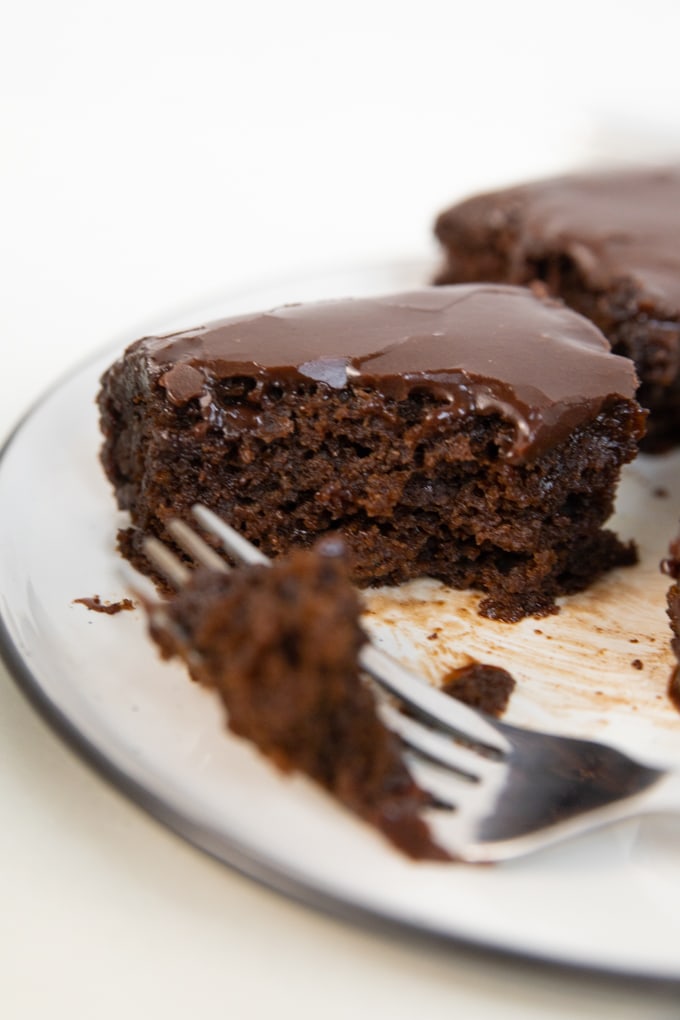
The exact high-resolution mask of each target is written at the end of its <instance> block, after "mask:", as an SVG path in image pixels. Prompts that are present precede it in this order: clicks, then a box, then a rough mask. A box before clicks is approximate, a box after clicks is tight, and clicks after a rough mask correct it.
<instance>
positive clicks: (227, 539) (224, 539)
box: [191, 503, 271, 566]
mask: <svg viewBox="0 0 680 1020" xmlns="http://www.w3.org/2000/svg"><path fill="white" fill-rule="evenodd" d="M191 510H192V513H193V515H194V517H195V518H196V520H197V521H199V522H200V523H201V524H202V525H203V527H204V528H205V529H206V531H209V532H210V533H211V534H212V535H215V537H216V538H219V540H220V542H221V543H222V545H223V546H224V548H225V549H226V551H227V552H228V553H229V554H230V555H231V556H233V558H234V559H235V560H237V561H238V562H239V563H250V564H253V563H260V564H263V565H266V566H268V565H269V564H270V562H271V561H270V559H269V557H268V556H265V554H264V553H263V552H260V550H259V549H257V548H256V547H255V546H254V545H252V543H251V542H249V541H248V540H247V539H246V538H244V537H243V535H239V533H238V531H236V529H235V528H232V526H231V525H230V524H227V523H226V521H223V520H222V519H221V518H220V517H218V516H217V514H215V513H213V512H212V510H208V508H207V507H206V506H202V505H201V504H200V503H196V504H195V506H193V507H192V508H191Z"/></svg>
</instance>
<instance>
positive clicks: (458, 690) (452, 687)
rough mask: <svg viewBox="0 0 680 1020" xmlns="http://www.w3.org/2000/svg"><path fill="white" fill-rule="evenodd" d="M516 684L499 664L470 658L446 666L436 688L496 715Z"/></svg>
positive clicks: (501, 712) (503, 709) (504, 706)
mask: <svg viewBox="0 0 680 1020" xmlns="http://www.w3.org/2000/svg"><path fill="white" fill-rule="evenodd" d="M516 686H517V681H516V680H515V678H514V676H513V675H512V673H508V671H507V669H503V668H502V666H491V665H489V664H488V663H485V662H470V663H468V665H467V666H459V667H458V668H457V669H450V670H449V671H448V673H446V675H445V676H444V677H443V678H442V681H441V687H440V690H442V691H443V692H444V694H448V695H449V696H450V697H452V698H456V699H457V700H458V701H462V702H463V704H464V705H469V706H470V707H471V708H476V709H479V710H480V711H481V712H486V713H487V715H493V716H496V717H497V718H498V717H499V716H501V715H503V713H504V712H505V710H506V708H507V707H508V702H509V700H510V695H511V694H512V692H513V691H514V689H515V687H516Z"/></svg>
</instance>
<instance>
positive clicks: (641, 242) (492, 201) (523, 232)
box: [436, 167, 680, 319]
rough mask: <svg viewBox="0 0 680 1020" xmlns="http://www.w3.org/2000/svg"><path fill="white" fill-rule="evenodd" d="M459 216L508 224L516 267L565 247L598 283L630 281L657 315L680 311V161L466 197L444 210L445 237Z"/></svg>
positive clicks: (487, 224)
mask: <svg viewBox="0 0 680 1020" xmlns="http://www.w3.org/2000/svg"><path fill="white" fill-rule="evenodd" d="M457 221H460V222H464V223H465V224H466V226H467V227H468V228H473V229H474V225H475V224H477V225H478V227H479V229H480V231H485V230H487V229H488V228H491V229H492V230H494V231H503V230H505V229H508V230H510V232H511V233H513V234H514V235H516V239H515V241H514V243H513V247H514V251H515V258H516V260H517V266H518V269H521V265H522V264H523V263H524V262H526V261H530V260H532V259H539V258H544V257H546V256H547V255H550V254H556V253H557V254H564V255H566V256H568V257H569V258H571V259H572V261H573V262H574V264H575V265H576V266H577V267H578V269H579V271H580V272H581V274H582V275H583V278H584V280H585V281H586V282H587V283H588V284H589V285H590V286H591V287H593V288H594V289H598V290H608V289H609V288H611V287H615V286H617V285H618V284H620V283H625V282H628V283H631V284H632V285H633V286H634V287H635V288H636V289H637V291H638V292H639V299H640V300H641V302H642V305H643V307H642V308H641V309H640V310H641V311H643V312H644V311H645V308H644V304H645V302H647V303H648V304H649V305H650V308H648V309H647V311H653V312H654V314H655V315H656V316H657V317H660V316H661V317H666V318H671V319H675V318H678V317H679V316H680V167H666V168H651V169H650V168H645V169H636V170H617V171H609V172H600V173H591V174H573V175H569V176H563V177H555V178H550V179H548V180H544V181H537V182H535V183H531V184H525V185H521V186H519V187H516V188H508V189H505V190H503V191H498V192H493V193H489V194H486V195H477V196H475V197H474V198H471V199H468V200H467V201H465V202H461V203H460V204H459V205H457V206H454V207H453V208H452V209H451V210H449V211H447V212H445V213H443V214H442V215H441V216H440V218H439V221H438V224H437V228H436V229H437V233H438V235H439V237H440V238H441V240H442V241H443V242H444V244H446V239H447V235H448V231H449V223H450V225H451V229H452V230H453V229H455V223H456V222H457Z"/></svg>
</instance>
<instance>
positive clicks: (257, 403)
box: [99, 285, 644, 621]
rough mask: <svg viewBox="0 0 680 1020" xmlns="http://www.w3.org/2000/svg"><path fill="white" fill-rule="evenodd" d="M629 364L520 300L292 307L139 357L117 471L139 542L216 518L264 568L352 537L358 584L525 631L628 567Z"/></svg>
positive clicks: (495, 296)
mask: <svg viewBox="0 0 680 1020" xmlns="http://www.w3.org/2000/svg"><path fill="white" fill-rule="evenodd" d="M635 388H636V379H635V374H634V371H633V367H632V365H631V363H630V361H629V360H628V359H625V358H620V357H617V356H615V355H613V354H611V352H610V351H609V347H608V344H607V342H606V341H605V340H604V338H603V337H602V335H601V334H600V332H599V331H598V330H597V329H596V328H595V327H594V326H593V325H592V324H591V323H590V322H588V321H586V320H585V319H584V318H583V317H581V316H579V315H576V314H574V313H573V312H572V311H570V310H569V309H567V308H565V307H563V306H562V305H561V304H560V303H557V302H555V301H553V300H551V299H543V298H540V297H538V296H536V295H533V294H531V293H530V292H529V291H528V290H526V289H524V288H518V287H507V286H500V285H464V286H455V287H425V288H421V289H420V290H415V291H411V292H408V293H405V294H396V295H388V296H386V297H378V298H371V299H356V300H345V301H326V302H318V303H315V304H309V305H296V306H286V307H283V308H278V309H274V310H272V311H270V312H266V313H263V314H255V315H250V316H242V317H238V318H233V319H227V320H222V321H220V322H216V323H212V324H209V325H207V326H203V327H200V328H197V329H193V330H188V331H185V332H181V333H176V334H173V335H166V336H157V337H146V338H144V339H142V340H140V341H137V342H136V343H135V344H132V345H131V346H130V347H129V348H128V350H127V351H126V352H125V354H124V355H123V357H122V358H121V359H119V360H118V361H117V362H116V364H114V365H113V366H112V367H111V368H110V369H109V370H108V371H107V372H106V374H105V375H104V377H103V380H102V387H101V392H100V395H99V407H100V412H101V423H102V429H103V433H104V446H103V452H102V461H103V464H104V467H105V469H106V472H107V474H108V476H109V478H110V479H111V481H112V483H113V486H114V489H115V492H116V496H117V500H118V503H119V506H120V507H121V508H122V509H126V510H129V512H130V516H131V527H130V528H129V529H128V530H126V531H125V532H124V533H123V534H122V535H121V537H120V544H121V549H122V551H123V552H124V554H125V555H126V556H128V557H129V558H130V559H131V560H132V562H133V563H135V564H137V565H138V566H140V567H141V568H142V569H146V570H148V569H149V565H148V563H146V560H145V558H144V555H143V549H142V539H143V536H144V535H145V534H155V535H157V536H159V537H160V538H161V539H163V540H165V541H168V540H169V536H168V535H167V533H166V530H165V525H166V522H167V521H168V520H169V519H170V518H172V517H176V516H178V517H180V518H185V519H188V518H189V515H190V508H191V506H192V504H194V503H195V502H201V503H204V504H206V505H207V506H209V507H210V508H211V509H213V510H214V511H215V512H217V513H218V514H219V515H220V516H222V517H223V518H224V519H225V520H228V521H229V522H230V523H232V524H233V525H234V526H235V527H237V528H238V529H239V530H240V531H241V532H242V533H243V534H245V535H246V537H247V538H249V539H250V540H251V541H253V542H254V543H255V544H256V545H258V546H260V547H261V548H262V550H263V551H264V552H266V553H267V554H269V555H271V556H274V557H275V556H278V555H279V554H281V553H284V552H286V551H287V550H289V549H291V548H294V547H299V546H302V547H307V546H310V545H312V544H313V542H314V541H315V540H316V539H317V538H318V537H319V536H323V535H327V534H337V533H341V534H342V536H343V537H344V540H345V542H346V544H347V547H348V550H349V557H350V567H351V576H352V579H353V581H354V582H355V583H357V584H359V585H376V584H396V583H400V582H403V581H406V580H409V579H412V578H415V577H419V576H430V577H433V578H437V579H439V580H441V581H443V582H444V583H446V584H449V585H452V586H454V587H457V588H476V589H478V590H481V591H482V592H483V593H484V597H483V599H482V601H481V605H480V611H481V612H482V613H483V614H485V615H487V616H489V617H492V618H497V619H501V620H506V621H514V620H517V619H520V618H521V617H522V616H525V615H531V614H533V615H544V614H546V613H551V612H553V611H554V610H555V599H556V598H557V597H558V596H560V595H564V594H568V593H571V592H575V591H578V590H580V589H582V588H583V587H585V586H586V585H588V584H589V583H590V581H591V580H592V579H593V578H594V577H596V576H598V575H599V574H600V573H602V572H603V571H605V570H608V569H610V568H612V567H616V566H621V565H626V564H630V563H632V562H634V561H635V550H634V548H633V546H632V545H631V544H626V543H624V542H621V541H620V540H619V539H618V538H617V537H616V536H615V535H614V534H613V533H612V532H611V531H608V530H606V529H605V528H604V527H603V525H604V523H605V521H606V520H607V518H608V517H609V516H610V513H611V511H612V507H613V500H614V495H615V490H616V485H617V481H618V477H619V471H620V468H621V465H622V464H623V463H625V462H626V461H628V460H631V459H632V458H633V456H634V455H635V453H636V450H637V444H638V441H639V439H640V436H641V434H642V431H643V428H644V415H643V413H642V411H641V410H640V408H639V406H638V404H637V403H636V401H635V399H634V392H635Z"/></svg>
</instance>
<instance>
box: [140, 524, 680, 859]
mask: <svg viewBox="0 0 680 1020" xmlns="http://www.w3.org/2000/svg"><path fill="white" fill-rule="evenodd" d="M193 513H194V516H195V518H196V520H197V521H198V523H199V524H200V525H201V526H202V528H204V529H205V531H206V532H208V533H209V534H211V535H213V536H214V537H215V538H217V539H218V540H219V541H220V543H221V545H222V547H223V548H224V550H225V552H226V553H227V555H228V556H229V557H230V558H231V559H232V560H234V561H235V562H237V563H248V564H257V563H259V564H269V563H270V560H269V559H268V558H267V557H266V556H265V555H264V554H263V553H262V552H261V551H260V550H259V549H257V548H256V547H255V546H254V545H252V544H251V543H250V542H248V541H247V540H246V539H245V538H244V537H243V536H242V535H241V534H239V533H238V532H237V531H235V530H234V528H232V527H231V526H230V525H229V524H227V523H226V522H225V521H223V520H222V519H221V518H219V517H218V516H217V515H216V514H214V513H213V512H212V511H211V510H209V509H207V508H206V507H204V506H200V505H197V506H195V507H194V508H193ZM169 531H170V532H171V534H172V536H173V538H174V539H175V541H176V542H177V544H178V545H179V546H180V547H181V548H182V549H183V550H184V551H185V552H187V553H188V554H189V555H190V556H191V557H192V558H193V559H194V560H195V561H196V562H197V563H199V564H201V565H203V566H207V567H210V568H211V569H216V570H228V569H229V567H228V566H227V564H226V563H225V561H224V560H223V559H222V557H221V556H219V555H218V554H217V553H216V552H215V550H214V549H213V548H211V546H209V545H207V543H206V542H205V541H204V540H203V539H202V538H201V537H200V535H198V534H197V533H196V532H195V531H194V530H193V529H192V528H190V527H189V526H188V525H187V524H186V523H185V522H182V521H179V520H175V521H172V522H171V523H170V525H169ZM146 549H147V553H148V555H149V557H150V558H151V559H152V560H153V561H154V563H155V564H156V565H157V567H158V569H159V570H161V571H162V572H163V573H164V574H165V575H166V576H167V577H168V578H169V579H170V580H171V581H173V583H175V584H176V585H178V586H180V585H182V584H184V583H185V582H186V580H187V579H188V577H189V576H190V571H189V570H188V568H187V567H186V566H185V565H184V564H183V563H182V562H181V561H180V560H179V559H178V558H177V557H176V556H175V555H174V554H173V553H172V552H170V550H169V549H168V548H167V547H166V546H164V545H163V543H161V542H159V541H158V540H157V539H154V538H148V539H147V541H146ZM360 664H361V667H362V668H363V670H364V671H365V672H366V673H367V674H368V675H369V676H370V677H372V679H373V680H374V681H375V682H376V695H377V702H378V711H379V713H380V716H381V718H382V720H383V722H384V723H385V725H386V726H388V727H389V728H390V729H391V730H392V731H393V732H395V733H396V734H397V735H398V736H399V737H400V739H401V741H402V742H403V745H404V753H405V758H406V761H407V764H408V767H409V769H410V771H411V774H412V775H413V777H414V779H415V780H416V782H417V783H418V784H419V785H420V786H421V787H422V788H423V789H424V790H426V791H429V792H430V793H431V794H432V795H433V803H434V804H435V805H436V807H433V808H432V809H430V810H428V812H427V821H428V823H429V824H430V827H431V830H432V834H433V837H434V838H435V839H436V841H437V842H438V843H439V845H440V846H442V847H443V848H445V849H447V850H448V851H449V852H450V853H451V854H452V856H454V857H456V858H458V859H460V860H464V861H468V862H473V863H482V862H492V861H500V860H509V859H511V858H515V857H521V856H523V855H525V854H529V853H532V852H534V851H537V850H540V849H542V848H544V847H546V846H549V845H550V844H553V843H556V842H558V841H560V840H563V839H565V838H567V837H573V836H576V835H578V834H582V833H586V832H589V831H591V830H593V829H596V828H599V827H601V826H603V825H606V824H611V823H613V822H616V821H620V820H622V819H626V818H631V817H634V816H636V815H642V814H653V813H668V812H680V772H676V771H673V770H670V769H661V768H655V767H652V766H649V765H644V764H641V763H640V762H638V761H635V760H633V759H632V758H630V757H628V756H627V755H625V754H623V753H621V752H620V751H618V750H615V749H614V748H611V747H607V746H606V745H603V744H600V743H596V742H594V741H590V740H580V739H576V738H572V737H562V736H557V735H553V734H548V733H541V732H538V731H533V730H526V729H522V728H521V727H517V726H514V725H510V724H508V723H503V722H499V721H498V720H496V719H492V718H490V717H489V716H486V715H485V714H484V713H482V712H479V711H476V710H473V709H471V708H469V707H468V706H466V705H464V704H462V703H461V702H458V701H456V700H455V699H453V698H451V697H449V696H448V695H446V694H444V693H442V692H441V691H439V690H437V689H436V688H435V687H432V686H431V685H430V684H428V683H427V681H425V680H423V679H422V678H421V677H419V676H418V675H417V674H416V673H414V672H412V671H411V670H409V669H407V668H406V667H405V666H403V665H402V664H401V663H399V662H398V661H397V660H395V659H393V658H392V657H391V656H389V655H387V654H386V653H385V652H384V651H382V650H381V649H380V648H379V647H377V646H376V645H375V644H373V643H370V642H369V643H367V644H365V645H364V647H363V649H362V651H361V653H360Z"/></svg>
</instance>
